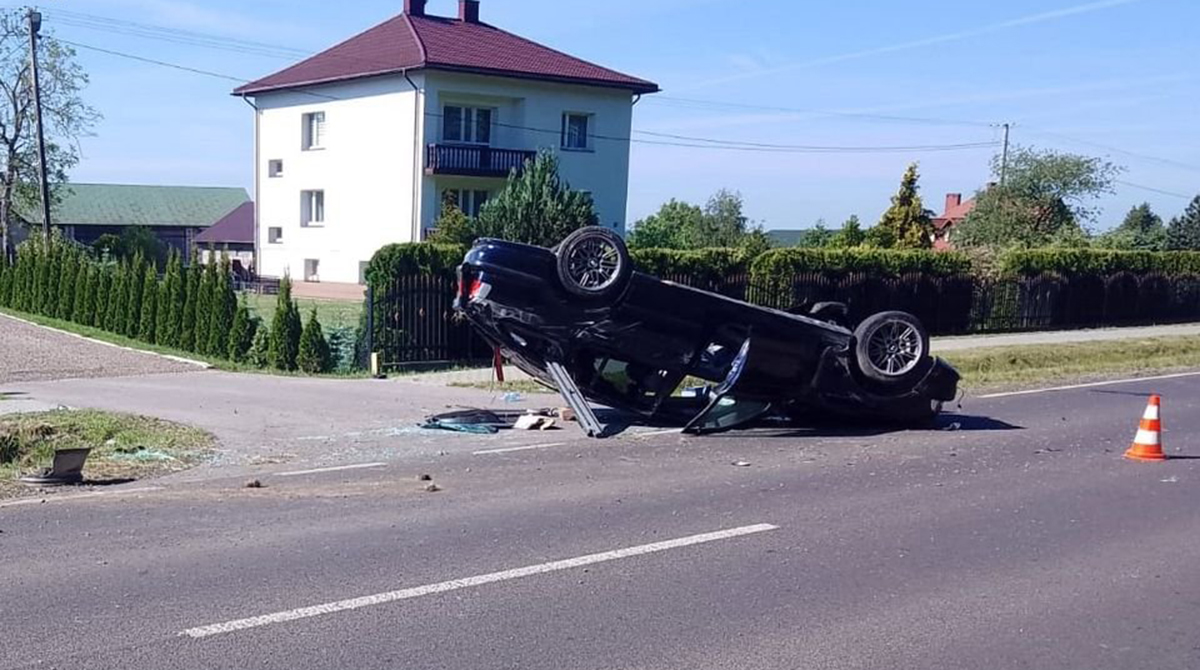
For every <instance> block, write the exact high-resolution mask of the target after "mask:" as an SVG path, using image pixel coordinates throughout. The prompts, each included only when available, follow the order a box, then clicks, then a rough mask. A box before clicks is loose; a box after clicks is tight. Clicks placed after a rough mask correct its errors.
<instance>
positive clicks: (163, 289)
mask: <svg viewBox="0 0 1200 670" xmlns="http://www.w3.org/2000/svg"><path fill="white" fill-rule="evenodd" d="M175 257H176V253H175V250H174V249H172V250H171V251H170V252H169V253H168V255H167V266H166V269H165V271H164V272H163V279H162V281H161V282H159V284H158V297H157V298H156V301H155V302H156V304H155V315H154V319H155V323H154V341H155V342H157V343H158V344H162V345H166V346H175V345H174V343H173V341H172V338H171V335H170V324H171V283H172V282H173V281H174V271H175Z"/></svg>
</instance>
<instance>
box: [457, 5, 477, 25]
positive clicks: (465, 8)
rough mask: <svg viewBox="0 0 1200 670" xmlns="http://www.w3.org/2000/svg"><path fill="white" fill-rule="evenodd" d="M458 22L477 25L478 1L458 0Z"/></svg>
mask: <svg viewBox="0 0 1200 670" xmlns="http://www.w3.org/2000/svg"><path fill="white" fill-rule="evenodd" d="M458 20H459V21H465V22H466V23H479V0H458Z"/></svg>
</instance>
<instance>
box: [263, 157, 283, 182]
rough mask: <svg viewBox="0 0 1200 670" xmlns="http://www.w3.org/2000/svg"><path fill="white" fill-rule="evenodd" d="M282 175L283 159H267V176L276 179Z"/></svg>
mask: <svg viewBox="0 0 1200 670" xmlns="http://www.w3.org/2000/svg"><path fill="white" fill-rule="evenodd" d="M282 176H283V159H282V158H272V159H271V160H269V161H267V177H269V178H271V179H278V178H280V177H282Z"/></svg>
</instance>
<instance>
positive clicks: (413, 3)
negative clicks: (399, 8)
mask: <svg viewBox="0 0 1200 670" xmlns="http://www.w3.org/2000/svg"><path fill="white" fill-rule="evenodd" d="M427 2H429V0H404V13H405V14H408V15H409V16H425V3H427Z"/></svg>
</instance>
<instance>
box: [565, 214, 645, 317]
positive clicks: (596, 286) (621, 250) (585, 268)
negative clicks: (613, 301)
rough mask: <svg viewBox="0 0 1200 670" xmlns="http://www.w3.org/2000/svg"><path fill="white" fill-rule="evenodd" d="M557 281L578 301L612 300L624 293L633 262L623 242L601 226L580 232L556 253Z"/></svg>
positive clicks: (569, 236)
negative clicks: (589, 299)
mask: <svg viewBox="0 0 1200 670" xmlns="http://www.w3.org/2000/svg"><path fill="white" fill-rule="evenodd" d="M555 256H556V257H557V260H556V263H555V265H556V266H557V270H558V281H559V283H560V284H561V285H562V287H563V289H564V290H566V291H567V293H570V294H571V295H574V296H577V297H580V298H591V299H600V298H614V297H616V296H618V295H620V294H621V292H622V291H624V290H625V286H626V284H628V283H629V277H630V275H632V274H633V260H632V259H631V258H630V257H629V249H627V248H626V247H625V240H623V239H621V236H620V235H618V234H617V233H616V232H615V231H613V230H609V229H608V228H602V227H600V226H588V227H587V228H580V229H579V230H576V231H575V232H573V233H571V234H570V235H568V236H567V237H566V239H564V240H563V241H562V242H561V243H560V244H559V245H558V247H556V250H555Z"/></svg>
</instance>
